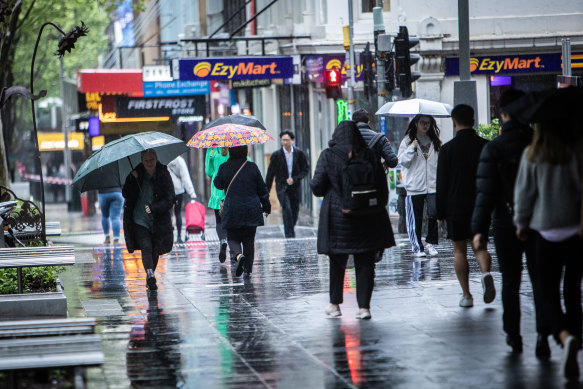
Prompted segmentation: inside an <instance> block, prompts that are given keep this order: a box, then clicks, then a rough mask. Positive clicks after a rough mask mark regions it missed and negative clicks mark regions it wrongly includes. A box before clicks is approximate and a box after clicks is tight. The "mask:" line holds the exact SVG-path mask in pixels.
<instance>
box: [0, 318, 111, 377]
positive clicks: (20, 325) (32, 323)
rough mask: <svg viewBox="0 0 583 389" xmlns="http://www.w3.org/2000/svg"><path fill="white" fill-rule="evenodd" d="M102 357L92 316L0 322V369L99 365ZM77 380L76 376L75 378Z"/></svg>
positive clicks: (77, 373) (14, 369)
mask: <svg viewBox="0 0 583 389" xmlns="http://www.w3.org/2000/svg"><path fill="white" fill-rule="evenodd" d="M103 360H104V356H103V351H102V348H101V338H100V337H99V335H97V334H95V319H92V318H79V319H48V320H22V321H9V322H0V371H9V372H10V381H11V383H12V385H11V386H12V387H17V382H16V377H15V375H14V372H15V371H17V370H26V369H41V368H63V367H75V368H76V369H75V376H76V378H77V376H80V375H82V374H83V373H82V372H81V371H80V369H77V368H81V367H88V366H99V365H101V364H103ZM76 381H77V379H76Z"/></svg>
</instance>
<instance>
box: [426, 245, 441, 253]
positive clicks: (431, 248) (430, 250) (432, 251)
mask: <svg viewBox="0 0 583 389" xmlns="http://www.w3.org/2000/svg"><path fill="white" fill-rule="evenodd" d="M425 251H427V252H428V253H429V255H437V254H439V253H438V252H437V250H436V249H435V247H433V245H432V244H431V243H425Z"/></svg>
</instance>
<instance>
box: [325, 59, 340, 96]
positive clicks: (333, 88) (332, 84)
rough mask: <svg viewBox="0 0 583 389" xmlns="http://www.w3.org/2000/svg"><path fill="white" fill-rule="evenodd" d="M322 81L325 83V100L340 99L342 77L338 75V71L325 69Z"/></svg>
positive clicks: (335, 68)
mask: <svg viewBox="0 0 583 389" xmlns="http://www.w3.org/2000/svg"><path fill="white" fill-rule="evenodd" d="M324 81H325V82H326V97H327V98H329V99H334V100H336V99H339V98H341V97H342V87H341V84H342V75H341V74H340V69H338V68H337V67H333V68H331V69H326V70H325V72H324Z"/></svg>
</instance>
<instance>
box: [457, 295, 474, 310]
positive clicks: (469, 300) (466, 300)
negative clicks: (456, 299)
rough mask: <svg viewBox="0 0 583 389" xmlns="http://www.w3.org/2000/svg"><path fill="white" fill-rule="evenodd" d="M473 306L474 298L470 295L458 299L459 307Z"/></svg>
mask: <svg viewBox="0 0 583 389" xmlns="http://www.w3.org/2000/svg"><path fill="white" fill-rule="evenodd" d="M473 306H474V298H473V297H472V296H462V298H461V300H460V307H462V308H471V307H473Z"/></svg>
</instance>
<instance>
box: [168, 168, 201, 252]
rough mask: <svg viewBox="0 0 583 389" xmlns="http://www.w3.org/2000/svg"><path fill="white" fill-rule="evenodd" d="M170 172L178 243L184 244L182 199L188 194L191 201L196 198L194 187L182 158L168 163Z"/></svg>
mask: <svg viewBox="0 0 583 389" xmlns="http://www.w3.org/2000/svg"><path fill="white" fill-rule="evenodd" d="M168 171H169V172H170V176H171V177H172V183H173V184H174V193H175V194H176V198H175V200H174V218H175V220H176V243H182V198H183V197H184V194H185V193H188V195H189V196H190V199H191V200H192V199H194V198H196V193H195V191H194V186H193V185H192V180H191V179H190V173H189V172H188V166H186V161H184V159H183V158H182V157H181V156H178V157H176V158H174V159H173V160H172V161H170V162H169V163H168Z"/></svg>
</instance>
